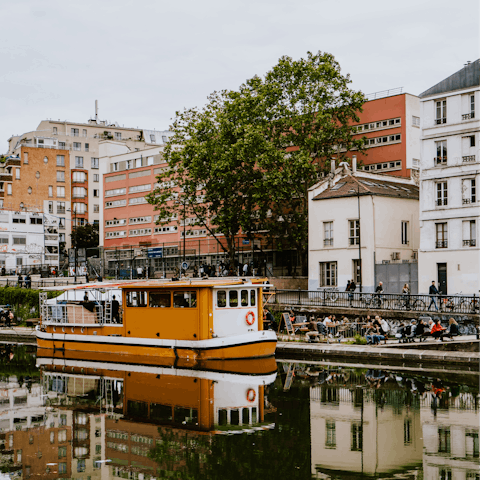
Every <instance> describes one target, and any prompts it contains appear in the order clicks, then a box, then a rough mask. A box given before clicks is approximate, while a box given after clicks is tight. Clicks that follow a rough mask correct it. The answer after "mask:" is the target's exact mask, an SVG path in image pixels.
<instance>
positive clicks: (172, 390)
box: [18, 359, 276, 480]
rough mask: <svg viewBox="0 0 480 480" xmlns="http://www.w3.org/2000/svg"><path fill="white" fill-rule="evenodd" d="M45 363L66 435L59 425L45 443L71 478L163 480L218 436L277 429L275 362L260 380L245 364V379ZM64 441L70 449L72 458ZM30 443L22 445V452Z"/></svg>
mask: <svg viewBox="0 0 480 480" xmlns="http://www.w3.org/2000/svg"><path fill="white" fill-rule="evenodd" d="M39 363H40V364H41V366H42V382H43V389H44V391H45V392H47V395H48V397H49V406H50V408H52V407H53V406H54V407H55V412H56V415H57V418H58V420H59V421H60V419H62V420H61V421H62V425H61V427H64V428H62V429H61V430H60V431H58V432H57V430H58V428H60V427H57V425H56V424H55V423H52V424H51V428H47V429H46V431H45V434H44V435H43V436H39V437H38V441H39V443H40V444H42V445H47V444H48V445H51V448H52V449H53V450H52V451H53V452H54V454H55V455H56V454H57V451H58V456H57V457H56V459H55V460H54V461H53V462H51V463H56V464H58V466H57V465H56V466H55V468H56V472H58V474H62V475H65V476H71V477H72V478H73V477H78V476H79V474H84V475H87V476H88V477H91V478H105V477H104V475H105V474H106V473H105V472H108V475H109V476H107V478H110V476H111V477H113V478H116V477H118V478H136V479H140V480H141V479H143V480H147V479H151V478H163V477H164V476H165V475H169V474H171V473H173V472H175V471H178V470H181V469H182V468H183V467H184V461H183V460H182V455H180V453H182V452H184V451H185V450H186V449H187V450H188V449H189V450H190V451H195V453H196V454H197V457H198V458H199V459H200V461H202V459H203V460H205V459H206V452H207V450H208V445H209V442H210V440H209V438H210V437H211V436H212V435H224V434H234V433H242V432H251V431H255V430H265V429H269V428H273V426H274V425H272V424H267V423H265V422H264V403H265V399H264V386H265V385H268V384H269V383H271V382H273V381H274V380H275V377H276V364H275V360H274V359H271V362H267V363H265V364H264V368H263V372H262V371H260V372H257V375H246V374H244V370H245V368H243V365H239V370H240V371H241V372H242V373H241V374H240V373H226V372H224V371H218V372H215V371H208V370H205V371H194V370H190V369H182V368H172V367H170V366H169V367H149V366H138V367H137V366H126V365H117V364H103V363H93V362H82V361H75V360H71V361H65V360H55V359H39ZM230 365H233V363H232V362H230ZM261 370H262V369H261ZM47 417H48V418H47V419H46V423H47V425H50V424H49V423H48V422H49V418H50V417H49V416H48V415H47ZM52 432H53V433H52ZM29 433H30V432H29ZM60 440H62V441H64V442H65V445H68V446H70V448H67V452H66V455H65V456H63V453H64V450H63V448H64V447H63V445H64V444H63V443H62V444H60V443H59V442H60ZM26 442H27V440H26V439H22V440H20V439H19V443H18V445H20V444H22V445H25V443H26ZM49 442H50V443H49ZM52 442H53V443H52ZM27 443H28V442H27ZM29 455H30V452H29ZM49 458H50V457H49ZM59 459H61V460H59ZM28 466H29V470H28V473H29V475H34V474H40V473H42V474H45V463H43V469H42V467H40V466H39V465H37V464H36V463H32V462H30V463H29V465H28ZM57 476H58V475H57ZM45 478H48V476H47V477H45Z"/></svg>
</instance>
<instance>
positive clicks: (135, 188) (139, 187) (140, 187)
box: [128, 183, 152, 193]
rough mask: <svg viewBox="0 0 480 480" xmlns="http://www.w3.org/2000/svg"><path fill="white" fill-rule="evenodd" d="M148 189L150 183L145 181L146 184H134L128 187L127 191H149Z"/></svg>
mask: <svg viewBox="0 0 480 480" xmlns="http://www.w3.org/2000/svg"><path fill="white" fill-rule="evenodd" d="M150 190H152V185H151V184H150V183H147V184H146V185H134V186H133V187H129V188H128V193H138V192H150Z"/></svg>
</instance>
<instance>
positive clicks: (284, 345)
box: [275, 337, 480, 371]
mask: <svg viewBox="0 0 480 480" xmlns="http://www.w3.org/2000/svg"><path fill="white" fill-rule="evenodd" d="M454 344H455V345H456V349H453V348H452V347H454ZM407 345H408V346H407ZM446 345H448V347H450V349H447V348H448V347H447V348H442V347H444V345H443V344H438V343H435V344H433V343H432V344H429V345H427V346H425V345H420V344H416V345H415V346H414V347H413V348H410V346H409V344H398V343H397V344H387V345H378V346H370V345H345V344H341V343H332V344H328V343H320V344H318V343H302V342H278V343H277V349H276V352H275V354H276V357H277V359H279V360H283V359H303V360H328V359H344V360H348V361H349V362H351V361H358V362H366V361H369V362H375V363H376V364H379V365H381V364H382V363H384V362H385V363H386V362H388V363H389V364H397V365H404V364H416V365H417V366H418V365H432V364H434V365H445V366H448V365H453V364H456V365H462V366H463V367H462V368H466V369H468V370H471V371H479V370H480V367H479V365H480V353H479V346H480V343H479V341H478V340H476V339H474V337H472V340H471V341H470V340H469V341H462V342H449V343H448V344H446Z"/></svg>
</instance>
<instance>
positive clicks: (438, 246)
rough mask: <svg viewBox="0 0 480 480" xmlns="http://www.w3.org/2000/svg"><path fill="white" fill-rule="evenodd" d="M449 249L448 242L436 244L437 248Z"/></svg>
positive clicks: (443, 241)
mask: <svg viewBox="0 0 480 480" xmlns="http://www.w3.org/2000/svg"><path fill="white" fill-rule="evenodd" d="M447 247H448V241H447V240H440V241H438V240H437V242H436V243H435V248H447Z"/></svg>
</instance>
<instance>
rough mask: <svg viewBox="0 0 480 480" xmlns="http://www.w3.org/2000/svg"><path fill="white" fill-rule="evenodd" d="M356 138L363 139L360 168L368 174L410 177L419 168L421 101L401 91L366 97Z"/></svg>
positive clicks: (390, 91)
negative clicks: (363, 152) (364, 140)
mask: <svg viewBox="0 0 480 480" xmlns="http://www.w3.org/2000/svg"><path fill="white" fill-rule="evenodd" d="M367 98H368V101H367V102H366V103H365V104H364V105H363V112H361V113H360V114H359V117H360V121H359V122H358V123H356V124H355V125H356V135H355V138H362V137H366V138H367V142H366V146H365V148H366V153H365V154H357V159H358V162H359V166H360V167H359V168H360V169H362V170H364V171H366V172H370V173H388V174H390V175H395V176H400V177H407V178H408V177H410V176H411V175H412V172H414V173H415V172H417V171H418V169H419V166H420V102H419V99H418V97H416V96H415V95H411V94H409V93H401V89H394V90H386V91H384V92H377V93H373V94H370V95H367Z"/></svg>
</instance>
